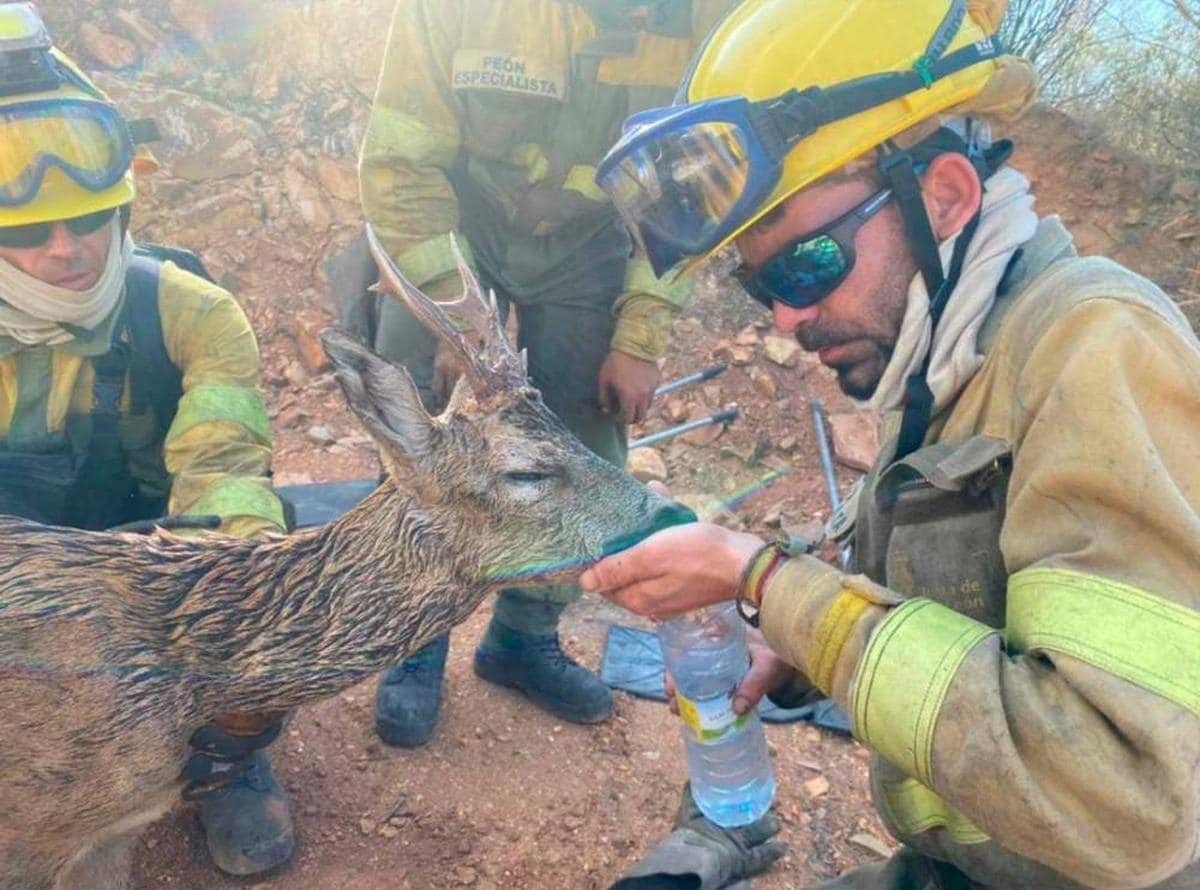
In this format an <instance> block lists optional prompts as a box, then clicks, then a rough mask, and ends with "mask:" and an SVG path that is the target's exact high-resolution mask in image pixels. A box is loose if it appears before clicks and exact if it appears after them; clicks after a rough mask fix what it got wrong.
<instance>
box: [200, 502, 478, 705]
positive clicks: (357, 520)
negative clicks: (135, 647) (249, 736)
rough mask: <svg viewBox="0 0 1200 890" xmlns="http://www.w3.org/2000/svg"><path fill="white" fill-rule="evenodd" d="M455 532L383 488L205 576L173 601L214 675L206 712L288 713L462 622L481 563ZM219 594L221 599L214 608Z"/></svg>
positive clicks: (474, 593) (475, 595) (475, 596)
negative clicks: (324, 521) (322, 522)
mask: <svg viewBox="0 0 1200 890" xmlns="http://www.w3.org/2000/svg"><path fill="white" fill-rule="evenodd" d="M459 528H461V526H460V527H459ZM458 531H459V529H458V528H450V527H446V526H445V525H444V524H439V523H438V522H437V521H436V520H435V519H434V518H432V517H431V516H430V514H429V513H428V512H427V511H425V510H424V509H423V508H422V507H421V506H420V505H419V504H418V503H417V502H416V501H415V499H414V498H412V497H411V496H410V495H407V494H405V493H404V492H401V491H399V490H397V489H396V488H395V487H394V486H393V485H392V484H391V483H385V484H383V485H381V486H380V488H379V489H377V490H376V491H375V492H374V493H373V494H372V495H370V497H368V498H367V499H366V500H365V501H363V503H362V504H360V505H359V506H358V507H356V508H355V509H354V510H352V511H350V512H348V513H346V514H345V515H344V516H342V517H341V518H339V519H338V520H337V521H335V522H333V523H331V524H330V525H327V526H324V527H322V528H320V529H317V530H313V531H307V532H300V533H297V534H294V535H290V536H288V537H286V538H282V539H276V540H272V541H269V542H264V543H261V544H259V545H257V546H253V547H251V548H250V549H249V552H248V553H247V554H246V556H245V558H244V559H242V560H240V561H239V562H240V565H238V566H231V567H230V570H231V572H236V573H238V574H239V575H240V577H237V578H236V580H235V578H234V577H231V576H230V574H227V573H222V574H221V575H220V576H219V577H216V576H215V575H214V573H211V572H210V573H209V574H208V578H213V581H212V582H210V583H209V584H207V585H206V584H203V583H202V584H200V585H197V588H196V589H195V590H194V591H193V593H192V594H190V595H189V596H188V600H187V602H185V603H184V604H183V606H187V605H188V604H189V603H190V605H191V607H192V612H193V614H192V617H193V618H194V620H192V621H188V620H186V619H187V616H186V615H180V614H179V613H178V612H177V614H176V617H177V618H178V619H180V620H181V621H182V623H183V625H184V629H183V632H184V634H186V636H187V638H188V644H189V648H190V649H191V650H192V651H193V652H195V653H197V655H201V656H202V657H203V658H204V660H205V662H207V663H208V664H209V665H210V666H211V668H212V670H213V671H214V672H215V674H216V677H217V682H215V683H213V684H212V686H211V687H210V689H211V698H212V700H211V701H208V702H206V704H207V705H208V707H209V709H210V710H213V711H215V712H216V713H221V714H229V713H255V712H270V711H282V710H287V709H290V708H294V707H296V706H298V705H301V704H304V703H305V702H307V701H310V700H314V699H318V698H321V697H324V696H327V695H331V694H333V693H335V692H337V691H339V690H341V689H343V688H345V687H348V686H351V685H353V684H355V683H357V682H359V681H360V680H363V679H365V678H367V677H369V676H371V675H372V674H374V673H376V672H377V671H379V670H380V669H381V668H383V667H386V666H388V665H390V664H395V663H396V662H398V661H400V660H402V659H403V658H404V657H405V656H406V655H408V654H409V653H411V652H414V651H416V650H417V649H418V648H420V647H421V646H423V645H424V644H426V643H427V642H429V641H431V640H432V639H434V638H435V637H436V636H438V635H440V634H442V633H445V632H446V631H448V630H449V629H450V628H451V627H452V626H454V625H455V624H457V623H458V622H460V621H462V620H463V619H464V618H466V617H467V615H469V614H470V613H471V612H472V611H473V610H474V609H475V607H476V606H477V605H478V604H479V602H480V601H481V600H482V599H483V597H484V596H485V595H486V594H487V592H488V585H486V584H484V583H481V582H480V581H478V580H475V579H479V578H481V577H482V573H481V570H480V568H479V566H478V565H476V564H474V562H473V558H472V555H471V551H472V548H469V547H463V546H462V542H460V541H457V540H455V535H456V532H458ZM464 554H465V555H464ZM239 569H240V572H239V571H238V570H239ZM222 598H224V599H226V600H229V602H227V603H226V604H224V605H223V606H220V605H217V606H215V607H214V599H222ZM184 611H185V612H186V611H188V610H187V609H184Z"/></svg>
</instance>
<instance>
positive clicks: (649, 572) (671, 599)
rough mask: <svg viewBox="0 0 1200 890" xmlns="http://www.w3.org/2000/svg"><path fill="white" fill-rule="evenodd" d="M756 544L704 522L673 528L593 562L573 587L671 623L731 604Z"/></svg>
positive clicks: (750, 537) (748, 536)
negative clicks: (697, 611) (698, 611)
mask: <svg viewBox="0 0 1200 890" xmlns="http://www.w3.org/2000/svg"><path fill="white" fill-rule="evenodd" d="M762 543H763V542H762V541H761V540H759V539H758V538H757V537H755V536H754V535H751V534H746V533H744V532H734V531H730V530H729V529H726V528H722V527H721V526H719V525H712V524H710V523H706V522H693V523H689V524H687V525H677V526H673V527H671V528H667V529H664V530H662V531H660V532H656V533H655V534H653V535H651V536H650V537H648V538H646V539H645V540H644V541H642V542H641V543H639V544H636V545H635V546H633V547H630V548H629V549H628V550H624V551H622V552H620V553H617V554H614V555H613V556H610V557H608V558H607V559H603V560H601V561H600V562H598V563H596V564H595V565H594V566H592V567H591V568H589V569H588V570H587V571H585V572H584V573H583V575H582V576H580V579H579V586H580V587H582V588H583V589H584V590H586V591H588V592H590V593H598V594H600V595H601V596H603V597H605V598H606V599H610V600H612V601H613V602H614V603H616V604H617V605H619V606H622V607H624V608H626V609H628V610H629V611H631V612H634V613H636V614H638V615H643V616H645V617H647V618H654V619H656V620H661V619H664V618H673V617H675V616H676V615H682V614H683V613H684V612H690V611H692V610H693V609H699V608H702V607H703V606H711V605H713V604H714V603H719V602H724V601H725V600H729V599H732V598H733V596H734V594H735V592H736V588H737V582H738V579H739V578H740V577H741V574H742V570H743V569H744V568H745V566H746V563H747V562H749V561H750V558H751V557H752V556H753V555H754V554H755V553H756V552H757V551H758V549H759V548H760V547H761V546H762Z"/></svg>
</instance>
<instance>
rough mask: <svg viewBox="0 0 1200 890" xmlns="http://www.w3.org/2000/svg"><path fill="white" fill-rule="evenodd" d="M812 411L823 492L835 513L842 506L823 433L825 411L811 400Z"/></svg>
mask: <svg viewBox="0 0 1200 890" xmlns="http://www.w3.org/2000/svg"><path fill="white" fill-rule="evenodd" d="M808 407H809V408H810V409H811V410H812V419H813V431H814V432H815V433H816V434H817V449H818V451H820V453H821V470H822V471H823V472H824V473H825V490H826V491H827V492H828V493H829V506H830V507H831V508H832V510H833V512H834V513H836V512H837V511H838V509H839V508H840V507H841V506H842V498H841V495H839V494H838V484H837V475H836V474H835V473H834V470H833V453H832V452H831V451H830V450H829V436H828V434H827V433H826V431H825V409H824V408H822V407H821V403H820V402H818V401H817V400H816V399H813V400H812V401H811V402H809V403H808Z"/></svg>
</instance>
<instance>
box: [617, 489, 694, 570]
mask: <svg viewBox="0 0 1200 890" xmlns="http://www.w3.org/2000/svg"><path fill="white" fill-rule="evenodd" d="M650 498H652V499H653V500H656V501H659V502H660V503H659V505H658V507H657V508H656V509H655V510H654V512H653V513H652V514H651V515H650V520H649V521H648V522H647V523H646V524H645V525H643V526H641V527H640V528H638V529H635V530H634V531H632V532H629V533H628V534H624V535H621V536H620V537H619V538H613V539H612V540H610V541H608V542H607V543H605V545H604V548H603V551H602V555H603V556H612V555H613V554H614V553H620V552H621V551H622V550H628V549H629V548H630V547H632V546H633V545H634V544H637V543H639V542H640V541H644V540H645V539H646V538H648V537H650V536H651V535H652V534H654V533H655V532H660V531H662V530H663V529H664V528H670V527H671V526H673V525H686V524H687V523H689V522H696V521H697V520H698V517H697V516H696V514H695V513H694V512H693V511H692V510H691V509H690V508H688V507H685V506H684V505H683V504H681V503H679V502H678V501H668V500H664V499H662V498H659V497H658V496H657V495H650Z"/></svg>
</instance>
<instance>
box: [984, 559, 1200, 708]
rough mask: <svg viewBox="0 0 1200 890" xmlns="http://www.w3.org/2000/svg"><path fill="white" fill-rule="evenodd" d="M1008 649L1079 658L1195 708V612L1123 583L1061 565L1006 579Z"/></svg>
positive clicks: (1199, 687) (1199, 677)
mask: <svg viewBox="0 0 1200 890" xmlns="http://www.w3.org/2000/svg"><path fill="white" fill-rule="evenodd" d="M1006 624H1007V627H1006V628H1005V638H1006V640H1007V643H1008V648H1009V650H1010V651H1013V652H1035V651H1038V650H1048V651H1052V652H1062V653H1064V654H1066V655H1070V656H1073V657H1074V658H1078V659H1080V660H1081V661H1086V662H1087V663H1088V664H1091V665H1095V666H1096V667H1098V668H1101V669H1103V670H1105V671H1107V672H1108V673H1110V674H1113V675H1114V676H1117V677H1120V678H1121V679H1123V680H1127V681H1128V682H1130V683H1133V684H1134V685H1136V686H1140V687H1142V688H1143V689H1147V690H1149V691H1150V692H1153V693H1155V694H1157V695H1161V696H1162V697H1163V698H1166V699H1169V700H1170V701H1173V702H1175V703H1176V704H1177V705H1180V706H1181V707H1184V708H1187V709H1188V710H1189V711H1191V712H1192V713H1193V714H1200V611H1197V610H1195V609H1189V608H1188V607H1187V606H1182V605H1180V604H1179V603H1175V602H1172V601H1171V600H1168V599H1164V598H1163V597H1161V596H1157V595H1155V594H1153V593H1148V592H1147V591H1144V590H1139V589H1138V588H1136V587H1131V586H1129V585H1127V584H1121V583H1119V582H1117V581H1110V580H1109V579H1107V578H1100V577H1097V576H1095V575H1087V574H1084V573H1082V572H1071V571H1066V570H1064V569H1049V568H1034V569H1024V570H1022V571H1020V572H1017V573H1016V574H1014V575H1013V576H1012V577H1010V578H1009V579H1008V619H1007V622H1006Z"/></svg>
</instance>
